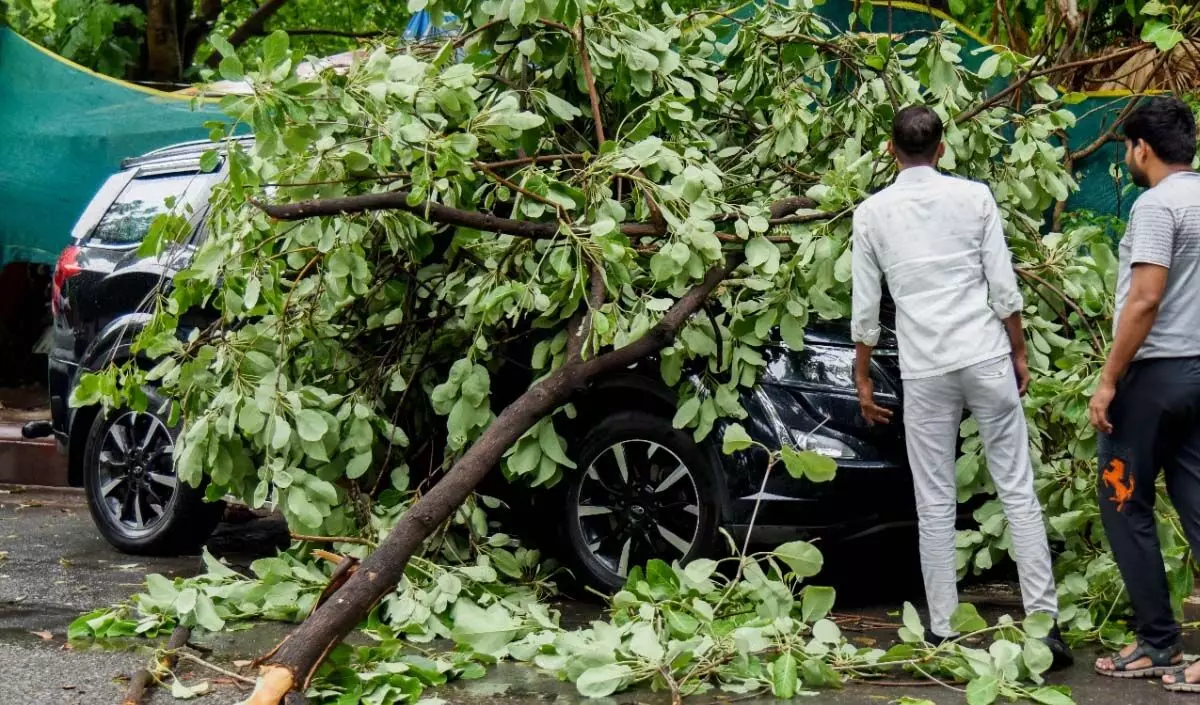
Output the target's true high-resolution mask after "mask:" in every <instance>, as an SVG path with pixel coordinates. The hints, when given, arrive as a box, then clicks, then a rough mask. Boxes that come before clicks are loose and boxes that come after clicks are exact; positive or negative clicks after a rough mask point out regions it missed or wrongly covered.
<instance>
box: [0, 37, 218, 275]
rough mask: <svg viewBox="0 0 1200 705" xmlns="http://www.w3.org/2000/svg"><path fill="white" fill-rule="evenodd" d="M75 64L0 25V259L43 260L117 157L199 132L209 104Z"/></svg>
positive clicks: (49, 258)
mask: <svg viewBox="0 0 1200 705" xmlns="http://www.w3.org/2000/svg"><path fill="white" fill-rule="evenodd" d="M195 108H196V109H193V104H192V102H191V100H190V99H189V98H183V97H180V96H176V95H172V94H170V93H162V92H159V91H154V90H150V89H147V88H143V87H141V86H135V85H133V84H130V83H124V82H122V81H118V80H115V79H113V78H109V77H108V76H102V75H99V74H96V73H93V72H91V71H88V70H87V69H85V68H83V67H81V66H77V65H76V64H73V63H71V62H69V61H67V60H65V59H63V58H61V57H59V56H56V55H54V54H51V53H50V52H48V51H46V50H44V49H42V48H41V47H39V46H37V45H35V44H33V43H31V42H29V41H27V40H25V39H24V38H22V37H21V36H20V35H18V34H16V33H15V32H13V31H11V30H10V29H8V28H6V27H0V267H3V266H4V265H6V264H8V263H9V262H17V261H23V262H34V263H40V264H52V263H53V262H54V261H55V259H57V257H58V253H59V251H60V250H62V248H63V247H64V246H66V244H67V242H68V241H69V237H70V232H71V226H72V225H74V223H75V219H76V218H77V217H78V216H79V214H80V213H81V212H82V211H83V209H84V207H85V206H86V205H87V203H88V201H89V200H90V199H91V197H92V194H94V193H95V191H96V188H97V187H98V186H99V185H100V184H101V183H102V182H103V181H104V179H105V178H106V177H107V176H109V175H110V174H112V173H113V172H114V171H116V170H117V169H118V168H119V166H120V162H121V160H122V159H124V158H125V157H129V156H136V155H138V154H142V153H144V152H148V151H150V150H152V149H156V148H158V147H163V146H166V145H169V144H172V143H174V142H182V141H185V140H195V139H203V138H205V137H206V136H207V134H208V132H207V131H206V130H205V129H204V128H203V127H202V123H204V122H205V121H208V120H212V119H214V118H217V117H220V113H219V112H218V111H217V110H216V107H215V106H213V105H209V104H203V103H201V104H197V105H196V106H195Z"/></svg>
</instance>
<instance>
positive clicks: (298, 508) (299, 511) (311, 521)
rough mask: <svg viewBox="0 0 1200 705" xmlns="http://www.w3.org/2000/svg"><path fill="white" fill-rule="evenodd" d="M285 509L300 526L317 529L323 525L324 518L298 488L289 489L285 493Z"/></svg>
mask: <svg viewBox="0 0 1200 705" xmlns="http://www.w3.org/2000/svg"><path fill="white" fill-rule="evenodd" d="M287 508H288V511H289V512H291V513H292V515H293V516H295V517H296V520H297V521H299V522H300V523H301V524H302V525H304V526H306V527H308V528H310V529H319V528H321V524H322V523H324V520H325V517H324V516H323V515H322V514H321V512H320V511H319V510H318V509H317V507H316V505H314V504H313V503H312V502H311V501H310V500H309V499H308V496H307V495H306V494H304V490H303V489H301V488H298V487H293V488H290V489H289V490H288V492H287Z"/></svg>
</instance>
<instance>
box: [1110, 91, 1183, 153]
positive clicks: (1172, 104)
mask: <svg viewBox="0 0 1200 705" xmlns="http://www.w3.org/2000/svg"><path fill="white" fill-rule="evenodd" d="M1121 131H1122V132H1124V133H1125V139H1127V140H1130V141H1131V142H1134V143H1136V142H1137V141H1138V140H1142V141H1143V142H1145V143H1146V144H1148V145H1150V148H1151V149H1153V150H1154V153H1155V154H1156V155H1158V158H1159V159H1161V160H1163V162H1165V163H1167V164H1173V165H1180V164H1182V165H1186V166H1191V164H1192V160H1193V159H1194V158H1195V157H1196V116H1195V115H1193V114H1192V109H1191V108H1189V107H1188V106H1187V104H1186V103H1184V102H1183V101H1182V100H1180V99H1178V98H1173V97H1165V96H1164V97H1161V98H1152V99H1150V100H1149V101H1148V102H1146V103H1144V104H1142V105H1140V106H1138V107H1137V108H1135V109H1134V111H1133V112H1132V113H1131V114H1130V115H1129V118H1128V119H1127V120H1125V125H1124V126H1123V127H1122V128H1121Z"/></svg>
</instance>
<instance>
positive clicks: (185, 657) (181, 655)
mask: <svg viewBox="0 0 1200 705" xmlns="http://www.w3.org/2000/svg"><path fill="white" fill-rule="evenodd" d="M175 655H176V656H177V657H179V658H181V659H183V660H185V661H191V662H192V663H194V664H196V665H197V666H204V667H205V668H207V669H208V670H210V671H216V672H217V673H220V674H221V675H223V676H225V677H227V678H232V679H233V680H235V681H237V682H239V683H247V684H249V685H254V684H255V683H256V682H257V681H255V680H254V679H253V678H247V677H246V676H243V675H241V674H239V673H234V672H233V671H228V670H225V669H224V668H221V667H220V666H218V665H216V664H215V663H209V662H208V661H205V660H204V659H202V658H200V657H199V656H193V655H192V654H189V653H187V652H186V651H180V652H178V653H176V654H175Z"/></svg>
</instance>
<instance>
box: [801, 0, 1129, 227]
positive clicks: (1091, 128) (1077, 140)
mask: <svg viewBox="0 0 1200 705" xmlns="http://www.w3.org/2000/svg"><path fill="white" fill-rule="evenodd" d="M854 5H855V3H853V2H851V0H827V2H825V3H824V4H822V5H821V6H820V8H819V9H818V12H819V13H820V14H821V16H822V17H824V18H826V19H827V20H828V21H829V22H830V24H832V25H833V26H835V27H837V28H838V29H841V30H845V29H846V28H847V27H848V26H849V25H850V15H851V13H852V12H853V10H854ZM946 21H950V22H952V23H953V20H951V19H950V18H949V17H947V16H946V15H944V14H942V13H941V12H939V11H937V10H933V9H930V8H927V7H925V6H923V5H919V4H915V3H907V2H893V3H890V4H889V3H887V2H875V3H874V10H873V13H872V17H871V23H870V25H869V26H864V25H863V23H862V19H861V18H858V19H857V20H856V24H855V27H856V28H857V29H858V30H860V31H871V32H889V31H890V32H892V33H903V32H912V31H930V30H935V29H937V28H939V27H941V26H942V23H943V22H946ZM954 24H955V26H956V27H957V29H958V33H959V35H960V37H961V38H962V40H963V43H964V47H963V51H962V54H961V55H962V57H963V63H964V64H965V65H966V66H967V67H968V68H970V69H972V70H975V69H978V68H979V65H980V64H982V63H983V62H984V60H986V59H987V57H988V56H989V55H990V52H989V51H988V50H987V49H986V48H984V47H985V46H987V45H986V44H985V41H984V40H983V39H982V38H980V37H976V36H973V35H972V34H971V32H970V31H968V30H966V29H965V28H963V27H962V26H961V25H959V24H957V23H954ZM1003 87H1004V84H1003V83H1002V82H999V81H998V82H997V84H996V85H995V86H994V87H993V90H1000V89H1002V88H1003ZM1128 101H1129V98H1128V97H1127V96H1125V95H1115V96H1114V95H1112V94H1103V95H1089V96H1088V97H1087V98H1086V99H1085V100H1084V101H1083V102H1081V103H1077V104H1075V105H1070V106H1067V108H1068V109H1069V110H1070V111H1071V112H1072V113H1074V114H1075V116H1076V118H1078V122H1077V124H1076V126H1075V128H1074V129H1073V130H1071V131H1070V133H1069V135H1068V137H1069V140H1070V144H1069V146H1070V148H1071V149H1073V150H1077V149H1079V148H1081V147H1084V146H1087V145H1089V144H1091V143H1092V142H1093V141H1094V140H1095V139H1096V138H1097V137H1099V136H1100V135H1102V134H1104V132H1105V131H1107V130H1108V128H1109V126H1110V125H1112V123H1113V121H1115V120H1116V119H1117V116H1118V115H1119V114H1120V112H1121V110H1122V109H1123V108H1124V107H1125V105H1126V103H1127V102H1128ZM1124 157H1125V152H1124V147H1123V146H1122V145H1121V144H1120V143H1111V142H1110V143H1109V144H1107V145H1105V146H1104V147H1102V148H1100V149H1099V150H1097V151H1096V152H1094V153H1093V154H1091V155H1090V156H1089V157H1087V158H1086V159H1083V160H1080V161H1079V162H1078V163H1077V164H1075V165H1074V166H1073V171H1074V174H1075V178H1076V180H1077V181H1078V182H1079V190H1078V191H1077V192H1076V193H1074V194H1073V195H1072V196H1071V197H1070V198H1069V199H1068V200H1067V209H1068V210H1091V211H1096V212H1099V213H1105V214H1109V215H1118V216H1120V217H1122V218H1124V217H1126V216H1127V215H1128V214H1129V208H1130V206H1132V205H1133V198H1134V196H1135V195H1136V194H1131V193H1122V189H1123V188H1124V187H1125V186H1126V185H1127V183H1128V178H1127V177H1124V178H1125V181H1123V182H1118V181H1117V180H1116V179H1114V177H1113V175H1112V174H1111V173H1110V171H1111V167H1113V166H1114V165H1120V164H1122V163H1123V161H1124ZM1117 173H1118V174H1121V175H1122V176H1123V172H1121V171H1118V172H1117Z"/></svg>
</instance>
